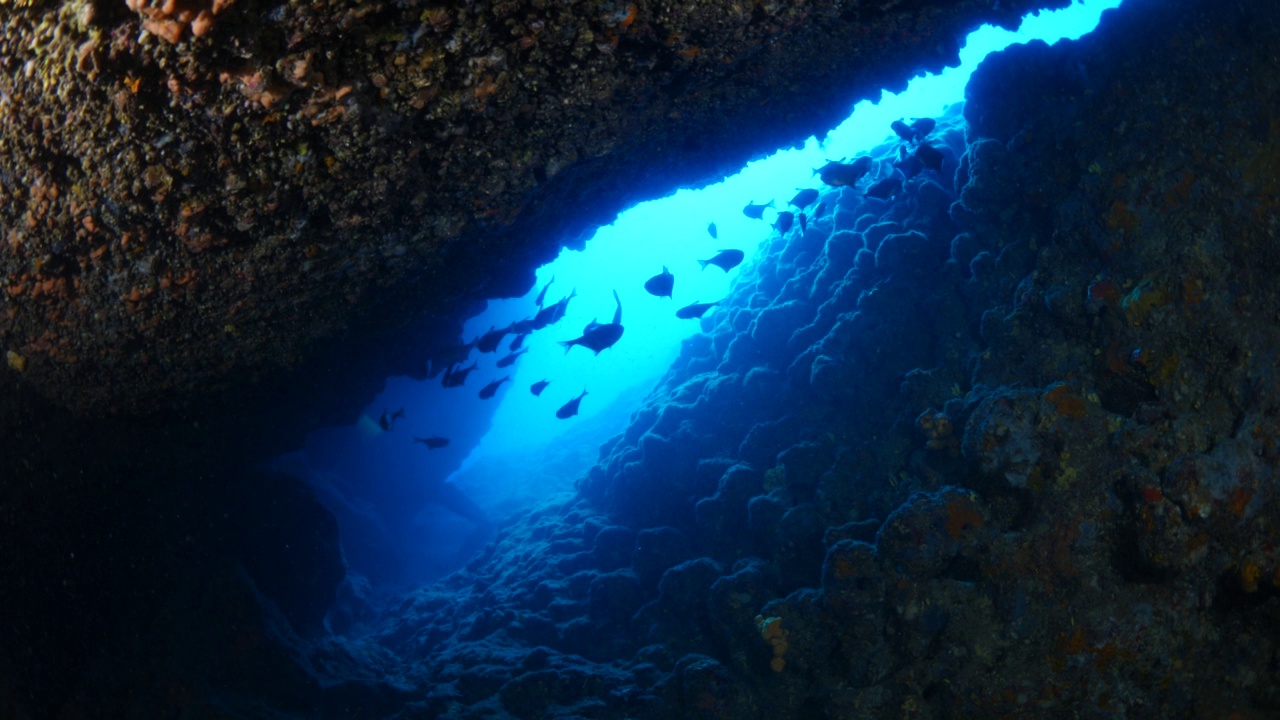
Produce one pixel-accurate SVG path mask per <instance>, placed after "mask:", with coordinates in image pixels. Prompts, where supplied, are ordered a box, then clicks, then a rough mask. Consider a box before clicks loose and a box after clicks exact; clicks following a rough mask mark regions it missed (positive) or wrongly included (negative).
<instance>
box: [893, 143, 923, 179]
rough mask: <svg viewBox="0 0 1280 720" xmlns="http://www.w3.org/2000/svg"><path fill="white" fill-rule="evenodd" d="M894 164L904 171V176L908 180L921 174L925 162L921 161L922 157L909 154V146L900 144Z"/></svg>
mask: <svg viewBox="0 0 1280 720" xmlns="http://www.w3.org/2000/svg"><path fill="white" fill-rule="evenodd" d="M893 166H894V167H896V168H898V169H899V170H901V171H902V174H903V176H904V177H906V178H907V179H908V180H910V179H911V178H913V177H915V176H917V175H919V174H920V171H921V170H924V163H922V162H920V158H918V157H916V156H915V155H908V154H907V146H906V145H899V146H898V159H897V160H894V161H893Z"/></svg>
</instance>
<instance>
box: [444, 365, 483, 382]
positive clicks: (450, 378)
mask: <svg viewBox="0 0 1280 720" xmlns="http://www.w3.org/2000/svg"><path fill="white" fill-rule="evenodd" d="M453 367H454V366H453V365H450V366H449V367H447V368H445V369H444V378H443V379H442V380H441V381H440V384H441V385H443V386H444V387H447V388H451V387H462V384H463V383H465V382H466V381H467V374H468V373H470V372H471V371H472V370H475V369H476V363H474V362H473V363H471V367H467V368H462V369H461V370H454V369H453Z"/></svg>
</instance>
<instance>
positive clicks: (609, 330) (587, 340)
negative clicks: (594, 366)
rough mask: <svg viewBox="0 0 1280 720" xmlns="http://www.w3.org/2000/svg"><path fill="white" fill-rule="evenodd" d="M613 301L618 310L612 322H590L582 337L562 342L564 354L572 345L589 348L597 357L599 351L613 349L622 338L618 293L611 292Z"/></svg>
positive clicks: (620, 304)
mask: <svg viewBox="0 0 1280 720" xmlns="http://www.w3.org/2000/svg"><path fill="white" fill-rule="evenodd" d="M613 300H614V302H616V303H618V309H617V310H615V311H614V313H613V322H611V323H608V324H603V325H602V324H600V323H598V322H596V321H595V320H592V321H591V322H590V323H588V324H587V326H586V327H585V328H583V330H582V337H578V338H574V339H572V340H562V341H560V344H561V345H563V346H564V351H565V353H568V352H569V350H571V349H572V348H573V346H574V345H581V346H582V347H585V348H591V349H592V350H595V351H596V354H597V355H599V354H600V351H601V350H607V349H609V348H611V347H613V344H614V343H616V342H618V339H619V338H621V337H622V330H623V327H622V300H620V299H618V291H617V290H614V291H613Z"/></svg>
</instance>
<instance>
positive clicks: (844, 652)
mask: <svg viewBox="0 0 1280 720" xmlns="http://www.w3.org/2000/svg"><path fill="white" fill-rule="evenodd" d="M1160 5H1161V4H1160V3H1157V2H1153V1H1150V2H1140V1H1137V2H1130V3H1128V4H1126V6H1124V7H1123V8H1121V9H1120V10H1119V11H1116V12H1111V13H1108V14H1106V15H1105V16H1104V19H1103V23H1102V25H1101V26H1100V27H1099V29H1098V30H1097V32H1095V33H1094V34H1093V35H1091V36H1089V37H1088V38H1086V39H1085V40H1083V41H1081V42H1076V43H1061V44H1059V45H1056V46H1054V47H1052V48H1051V47H1047V46H1045V45H1043V44H1032V45H1030V46H1026V47H1016V48H1012V49H1010V50H1008V51H1006V52H1003V53H1000V54H997V55H995V56H992V57H991V58H989V59H988V60H987V61H986V62H985V63H984V64H983V66H982V67H981V68H980V69H979V70H978V72H977V73H976V75H975V76H974V78H973V81H972V83H971V84H970V86H969V89H968V92H967V98H966V102H965V104H964V106H963V110H962V115H952V116H950V117H947V118H941V119H940V122H939V126H938V128H937V129H936V130H935V132H934V134H933V135H932V136H931V137H930V138H929V139H928V142H931V143H932V144H934V145H935V146H937V147H938V148H939V149H940V150H941V151H942V153H943V156H944V163H943V166H942V169H941V171H940V172H936V171H934V170H929V169H926V170H924V171H922V172H920V173H918V174H916V175H915V176H914V177H912V178H910V179H909V180H907V182H906V183H905V185H904V187H903V189H902V190H901V192H899V193H898V194H897V195H896V196H895V197H893V198H891V199H889V200H876V199H871V198H867V197H865V196H864V195H863V194H862V192H860V191H859V190H856V189H853V188H842V189H832V190H829V191H827V192H826V193H824V195H823V197H822V198H821V202H822V203H823V204H824V208H823V209H822V211H820V212H817V213H815V214H814V215H813V216H812V217H811V218H810V219H809V222H808V228H807V230H804V231H801V230H800V229H799V227H796V228H794V229H792V230H791V231H790V232H789V233H787V234H786V235H785V236H779V235H776V234H775V236H774V237H773V238H772V239H771V241H770V242H769V244H768V246H767V248H765V249H764V251H763V252H762V253H761V254H760V257H759V259H758V261H757V262H756V264H755V267H754V268H751V269H749V271H748V272H745V273H744V274H743V275H742V278H741V279H740V281H739V283H738V284H737V286H736V288H735V289H734V291H733V293H732V295H731V297H730V298H729V299H728V300H727V301H726V302H725V303H723V304H722V305H721V306H720V307H719V308H718V309H716V310H715V311H714V312H713V313H709V314H708V316H707V318H706V319H705V320H704V321H703V328H704V330H705V333H704V334H703V335H700V336H697V337H695V338H694V339H692V340H690V341H688V342H687V343H686V344H685V346H684V348H683V351H682V353H681V355H680V358H679V359H678V361H677V362H676V363H675V365H674V366H673V367H672V368H671V370H670V372H669V373H668V374H667V376H666V377H665V378H664V379H663V381H662V382H661V383H660V385H659V387H658V388H657V389H656V390H655V392H654V393H653V394H652V395H651V396H650V397H649V399H648V400H647V401H646V402H645V404H644V405H643V406H642V407H641V408H639V409H638V410H637V411H636V413H635V414H634V416H633V417H632V421H631V424H630V427H629V428H628V430H627V431H626V432H625V433H624V434H623V435H621V436H619V437H617V438H616V439H614V440H612V441H610V442H609V443H606V444H605V446H604V447H603V448H602V449H601V454H600V460H599V463H598V464H597V465H596V466H595V467H594V468H592V469H591V471H590V472H589V473H587V474H586V475H585V476H584V477H583V478H582V479H581V481H580V483H579V488H578V492H577V493H576V494H575V495H574V496H573V497H571V498H567V499H565V500H563V501H562V502H561V503H559V504H553V505H548V506H546V507H543V508H540V509H538V510H536V511H533V512H531V513H529V514H527V515H526V516H524V517H523V518H521V519H519V520H518V521H517V522H515V523H514V524H512V525H510V526H509V527H507V528H506V529H505V530H504V531H503V532H502V533H501V535H500V536H499V538H498V540H497V541H496V542H495V543H494V544H492V545H491V546H490V547H488V548H487V549H486V550H485V551H484V552H483V553H482V554H481V556H479V557H477V558H476V559H475V560H474V561H473V562H472V563H471V564H470V565H469V566H468V567H467V568H466V569H465V570H463V571H460V572H458V573H457V574H455V575H453V576H451V577H450V578H448V579H447V580H445V581H443V582H441V583H438V584H437V585H435V586H433V587H431V588H428V589H426V590H423V591H421V592H419V593H417V594H415V595H413V596H411V597H408V598H406V599H405V600H404V601H403V603H402V604H401V605H400V606H399V607H398V608H395V609H394V612H393V613H392V614H391V615H390V616H389V617H388V618H386V619H385V620H384V621H382V622H381V623H377V624H375V625H374V627H373V629H372V630H371V632H370V633H369V634H368V635H366V636H364V637H363V638H361V639H359V640H350V639H341V638H331V637H330V638H326V637H323V633H320V632H317V631H315V630H314V625H315V624H316V623H317V622H318V611H317V610H316V609H315V608H316V607H318V606H322V605H323V603H324V601H325V600H327V598H328V597H330V596H331V594H332V592H333V588H334V586H335V585H336V582H337V580H336V579H335V576H340V572H339V573H333V572H331V570H330V568H331V566H330V565H328V564H326V562H327V561H326V558H329V559H332V557H333V556H332V554H328V555H326V554H325V553H321V552H317V553H316V556H315V558H312V559H311V560H309V561H307V562H302V561H298V562H295V563H294V564H292V565H287V564H282V565H281V566H279V567H276V566H270V565H269V564H267V565H266V567H267V568H268V569H269V570H271V572H274V573H275V575H271V576H272V577H284V578H289V577H295V576H296V577H301V576H303V575H306V576H307V577H308V578H309V579H310V581H309V583H296V584H293V585H289V584H288V583H285V582H280V583H277V585H276V586H275V587H272V586H271V583H269V582H264V581H263V579H262V578H263V577H267V576H268V575H267V572H268V571H267V570H264V569H263V568H262V567H259V568H257V569H256V572H255V569H254V568H252V567H251V568H249V570H248V576H249V577H253V579H254V582H253V583H248V584H234V583H228V584H224V585H210V586H205V587H203V588H201V591H200V592H199V593H194V592H193V593H192V594H191V596H190V597H188V598H186V599H185V603H186V604H184V601H180V600H174V601H172V602H171V603H170V604H169V605H168V606H167V607H166V608H165V610H164V612H162V613H160V614H158V615H157V617H156V618H155V620H154V623H153V624H152V626H151V631H152V634H151V636H150V637H144V638H135V639H133V640H132V642H133V643H134V646H133V647H122V648H113V649H111V650H109V651H108V650H103V651H102V652H101V657H102V658H103V661H101V662H99V663H97V664H96V665H95V668H94V672H93V673H91V674H90V675H89V677H88V678H87V679H85V680H83V681H82V682H80V683H79V684H78V685H76V686H75V688H74V690H73V692H72V695H71V697H69V698H68V699H67V700H66V702H65V703H64V704H63V705H62V712H63V715H64V716H66V717H95V716H100V712H99V711H101V709H102V708H109V709H111V710H109V711H108V712H106V713H105V716H113V717H114V716H121V717H180V718H188V717H191V718H195V717H200V718H204V717H357V716H359V717H399V718H456V719H458V720H461V719H463V718H468V719H469V718H509V717H515V718H521V719H522V720H524V719H536V718H557V719H560V720H568V719H570V718H601V719H610V720H614V719H616V720H622V719H623V718H651V719H654V720H658V719H665V718H689V719H690V720H692V719H694V718H698V719H701V718H724V719H726V720H728V719H732V720H743V719H757V718H758V719H761V720H763V719H764V718H770V719H771V720H785V719H790V718H795V719H800V718H803V719H804V720H815V719H816V718H842V719H843V718H864V717H865V718H936V719H942V718H949V719H950V718H955V719H959V718H1072V717H1077V718H1138V717H1141V718H1152V717H1158V718H1234V719H1237V720H1247V719H1250V720H1251V719H1259V720H1260V719H1262V718H1270V717H1277V716H1280V647H1278V645H1277V643H1278V641H1280V638H1278V637H1277V635H1276V628H1277V627H1280V597H1278V596H1280V592H1278V591H1280V537H1277V532H1280V525H1278V523H1280V506H1278V505H1277V492H1276V467H1277V464H1278V463H1280V379H1278V378H1277V376H1276V372H1275V370H1276V367H1277V361H1278V359H1280V295H1278V292H1280V286H1277V284H1276V282H1275V279H1274V278H1275V276H1276V273H1277V271H1278V270H1280V252H1277V249H1276V247H1275V245H1274V244H1275V242H1276V222H1277V215H1276V211H1277V200H1278V199H1280V195H1278V194H1277V193H1278V192H1280V174H1278V173H1280V117H1277V114H1276V113H1277V112H1280V110H1278V108H1280V97H1278V94H1280V93H1278V90H1280V77H1278V73H1277V72H1276V71H1277V69H1280V68H1278V64H1280V63H1278V62H1277V60H1276V55H1275V48H1276V47H1277V46H1278V43H1280V10H1277V9H1276V8H1275V7H1274V6H1272V5H1271V4H1270V3H1264V2H1253V3H1229V2H1228V3H1221V2H1220V3H1207V2H1200V3H1183V4H1181V5H1180V9H1179V11H1177V12H1164V11H1162V8H1161V7H1160ZM878 152H879V153H880V154H881V157H882V158H883V161H882V162H881V164H880V167H879V169H878V170H877V172H878V173H881V174H887V173H888V172H890V171H891V165H890V163H889V162H888V161H889V159H891V158H892V157H894V156H895V155H896V152H897V149H896V145H886V146H884V147H883V148H881V149H880V150H879V151H878ZM282 494H285V495H287V493H282ZM293 505H294V506H302V507H305V506H306V502H305V501H302V500H299V501H293ZM297 522H299V523H303V524H307V523H306V521H303V520H299V521H297ZM310 525H311V526H314V527H323V526H324V519H323V518H322V517H319V518H318V519H317V520H315V521H314V523H310ZM317 534H318V535H324V536H325V537H331V536H332V530H331V529H330V530H329V531H327V534H326V533H325V532H321V531H317ZM332 552H336V550H331V553H332ZM286 565H287V566H286ZM290 573H294V575H290ZM285 586H287V587H285ZM250 587H252V588H254V589H249V588H250ZM257 593H261V595H258V594H257ZM261 596H266V598H267V599H268V602H267V603H266V605H267V607H268V610H267V612H265V613H262V612H259V611H258V610H257V608H258V600H259V599H262V597H261ZM343 604H344V606H345V607H349V608H350V607H354V604H353V603H352V602H351V598H344V600H343ZM277 608H279V612H277ZM286 619H287V620H286ZM290 624H292V625H293V626H294V627H299V628H307V627H308V626H312V627H311V631H310V635H309V638H310V639H299V638H298V637H297V636H296V635H295V634H294V633H293V631H292V630H291V629H290ZM303 632H304V634H305V633H306V631H305V630H304V631H303ZM144 658H145V659H144ZM113 659H114V660H117V661H118V662H114V663H113V662H112V660H113ZM0 688H2V690H0V708H3V707H5V706H6V703H7V705H8V707H11V708H21V707H22V706H21V703H20V702H19V701H18V700H17V698H20V697H21V692H20V690H19V689H15V688H14V687H4V686H3V684H2V683H0ZM115 709H119V712H115V711H114V710H115ZM18 717H21V715H18Z"/></svg>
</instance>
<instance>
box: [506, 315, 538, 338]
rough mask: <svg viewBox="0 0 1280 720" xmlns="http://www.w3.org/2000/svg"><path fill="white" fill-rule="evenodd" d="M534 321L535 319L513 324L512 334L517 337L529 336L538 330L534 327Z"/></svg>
mask: <svg viewBox="0 0 1280 720" xmlns="http://www.w3.org/2000/svg"><path fill="white" fill-rule="evenodd" d="M533 320H534V319H533V318H525V319H523V320H517V321H515V322H513V323H511V332H513V333H515V334H516V335H528V334H529V333H531V332H533V331H534V330H537V329H538V328H536V327H534V324H533Z"/></svg>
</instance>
